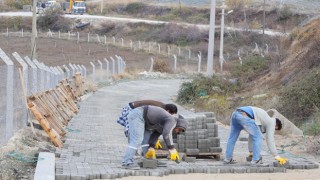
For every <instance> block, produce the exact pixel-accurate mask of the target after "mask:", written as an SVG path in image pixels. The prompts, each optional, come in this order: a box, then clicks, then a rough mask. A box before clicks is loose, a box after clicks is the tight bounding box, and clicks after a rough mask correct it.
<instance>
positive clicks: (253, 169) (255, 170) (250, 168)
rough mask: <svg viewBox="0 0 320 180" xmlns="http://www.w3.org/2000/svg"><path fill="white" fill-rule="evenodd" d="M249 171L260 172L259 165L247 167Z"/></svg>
mask: <svg viewBox="0 0 320 180" xmlns="http://www.w3.org/2000/svg"><path fill="white" fill-rule="evenodd" d="M247 173H258V167H247Z"/></svg>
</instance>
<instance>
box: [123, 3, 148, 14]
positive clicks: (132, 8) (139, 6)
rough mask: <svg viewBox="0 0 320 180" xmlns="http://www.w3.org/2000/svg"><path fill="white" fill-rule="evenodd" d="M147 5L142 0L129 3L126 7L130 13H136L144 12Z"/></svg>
mask: <svg viewBox="0 0 320 180" xmlns="http://www.w3.org/2000/svg"><path fill="white" fill-rule="evenodd" d="M145 7H146V5H145V4H144V3H141V2H134V3H129V4H128V5H127V7H126V11H127V12H128V13H129V14H136V13H140V12H143V9H144V8H145Z"/></svg>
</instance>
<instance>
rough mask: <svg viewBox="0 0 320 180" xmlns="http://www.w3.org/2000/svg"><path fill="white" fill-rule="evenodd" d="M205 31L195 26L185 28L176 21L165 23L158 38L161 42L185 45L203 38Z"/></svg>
mask: <svg viewBox="0 0 320 180" xmlns="http://www.w3.org/2000/svg"><path fill="white" fill-rule="evenodd" d="M205 36H206V34H205V33H203V32H201V31H200V29H199V28H198V27H196V26H193V27H189V28H185V27H182V26H179V25H178V24H176V23H168V24H166V25H165V26H164V27H163V28H162V29H161V30H160V32H159V34H158V39H159V41H160V42H163V43H169V44H171V43H174V44H177V45H182V46H183V45H187V44H189V43H194V42H198V41H200V40H201V39H204V38H205Z"/></svg>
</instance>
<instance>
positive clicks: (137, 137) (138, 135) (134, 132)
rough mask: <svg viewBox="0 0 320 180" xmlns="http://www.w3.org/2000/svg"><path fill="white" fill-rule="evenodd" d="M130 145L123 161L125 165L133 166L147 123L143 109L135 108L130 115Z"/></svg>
mask: <svg viewBox="0 0 320 180" xmlns="http://www.w3.org/2000/svg"><path fill="white" fill-rule="evenodd" d="M128 122H129V127H130V128H129V144H128V147H127V149H126V151H125V155H124V158H123V161H122V164H123V165H128V164H133V159H134V155H135V154H136V152H137V149H138V147H139V146H140V145H141V143H142V140H143V138H144V131H145V122H144V118H143V108H141V107H140V108H135V109H133V110H132V111H131V112H130V113H129V114H128Z"/></svg>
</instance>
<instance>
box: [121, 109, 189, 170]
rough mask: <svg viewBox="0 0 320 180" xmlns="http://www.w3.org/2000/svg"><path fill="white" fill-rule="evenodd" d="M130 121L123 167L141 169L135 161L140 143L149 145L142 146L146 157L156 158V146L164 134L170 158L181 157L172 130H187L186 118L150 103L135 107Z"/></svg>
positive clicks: (129, 116) (177, 131)
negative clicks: (173, 114)
mask: <svg viewBox="0 0 320 180" xmlns="http://www.w3.org/2000/svg"><path fill="white" fill-rule="evenodd" d="M128 123H129V127H130V128H129V144H128V147H127V149H126V151H125V155H124V158H123V161H122V167H123V168H125V169H134V170H137V169H140V166H139V165H138V164H137V163H136V162H134V155H135V153H136V151H137V149H138V147H139V146H140V144H148V145H149V146H148V147H147V146H144V147H142V151H143V153H144V154H145V155H146V158H155V157H156V154H155V150H154V147H155V145H156V142H157V140H158V138H159V136H160V135H162V136H163V139H164V142H165V143H166V145H167V147H168V149H169V156H170V160H173V161H177V160H179V159H180V158H179V155H178V152H177V150H176V149H175V148H174V145H173V139H172V132H175V133H179V132H183V131H185V130H186V128H187V122H186V121H185V120H184V119H178V118H175V117H174V116H172V115H171V114H170V113H169V112H167V111H166V110H164V109H163V108H160V107H156V106H150V105H148V106H142V107H138V108H135V109H133V110H132V111H131V112H130V113H129V114H128Z"/></svg>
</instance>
